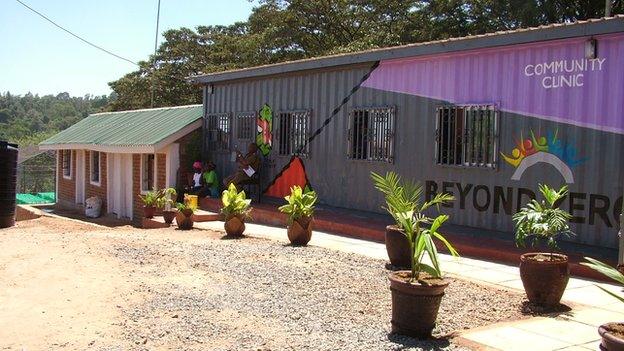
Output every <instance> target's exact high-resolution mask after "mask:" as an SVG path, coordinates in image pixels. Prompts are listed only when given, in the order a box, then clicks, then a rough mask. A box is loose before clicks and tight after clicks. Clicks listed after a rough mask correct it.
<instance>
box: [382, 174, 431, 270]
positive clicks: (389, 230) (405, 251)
mask: <svg viewBox="0 0 624 351" xmlns="http://www.w3.org/2000/svg"><path fill="white" fill-rule="evenodd" d="M371 178H372V179H373V183H374V184H375V188H376V189H377V190H379V191H380V192H381V193H382V194H383V195H384V197H385V200H386V206H385V207H384V206H382V208H383V209H385V210H386V211H388V213H389V214H390V215H391V216H392V218H394V222H395V224H391V225H388V226H386V235H385V244H386V251H387V253H388V258H389V259H390V264H392V265H393V266H395V267H400V268H406V267H410V266H411V264H412V259H411V253H410V250H409V243H408V242H407V238H406V237H405V234H404V233H403V228H401V222H400V221H399V219H398V218H397V216H396V215H395V212H393V210H390V204H389V202H388V201H389V199H390V197H391V196H393V195H394V196H395V197H396V194H399V193H400V198H398V199H396V200H394V201H395V204H394V206H395V209H394V211H396V213H401V212H407V211H414V210H415V208H414V206H415V204H416V203H417V202H418V200H419V199H420V197H421V195H422V191H421V189H422V188H420V187H418V186H417V184H416V183H414V182H410V181H403V182H401V179H400V177H399V176H398V175H397V174H396V173H394V172H388V173H386V175H385V177H383V176H381V175H379V174H377V173H375V172H371ZM399 188H400V189H401V190H400V191H399Z"/></svg>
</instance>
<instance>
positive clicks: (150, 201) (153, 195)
mask: <svg viewBox="0 0 624 351" xmlns="http://www.w3.org/2000/svg"><path fill="white" fill-rule="evenodd" d="M139 197H140V198H141V200H142V201H143V204H144V205H145V207H158V205H159V204H160V201H161V200H160V199H161V198H162V197H161V193H160V191H157V190H153V191H148V192H146V193H145V194H144V195H139Z"/></svg>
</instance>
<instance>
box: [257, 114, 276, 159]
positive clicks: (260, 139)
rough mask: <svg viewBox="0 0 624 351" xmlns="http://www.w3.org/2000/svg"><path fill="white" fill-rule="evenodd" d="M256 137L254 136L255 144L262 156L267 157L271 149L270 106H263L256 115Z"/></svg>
mask: <svg viewBox="0 0 624 351" xmlns="http://www.w3.org/2000/svg"><path fill="white" fill-rule="evenodd" d="M257 128H258V135H257V136H256V144H257V145H258V149H260V152H262V155H264V156H267V155H268V154H269V153H270V152H271V148H272V147H273V135H272V134H271V132H272V130H273V110H272V109H271V106H269V105H267V104H264V106H262V108H261V109H260V112H259V113H258V124H257Z"/></svg>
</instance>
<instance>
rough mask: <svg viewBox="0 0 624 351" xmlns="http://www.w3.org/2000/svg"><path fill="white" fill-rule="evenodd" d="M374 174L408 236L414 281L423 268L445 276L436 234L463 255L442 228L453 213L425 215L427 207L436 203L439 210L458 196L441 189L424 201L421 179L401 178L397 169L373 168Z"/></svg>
mask: <svg viewBox="0 0 624 351" xmlns="http://www.w3.org/2000/svg"><path fill="white" fill-rule="evenodd" d="M371 178H372V179H373V182H374V184H375V188H376V189H377V190H379V191H380V192H381V193H383V194H384V197H385V199H386V206H385V207H384V208H385V209H386V210H387V211H388V213H390V214H391V215H392V217H393V218H394V219H395V221H396V223H397V226H398V227H399V229H400V230H401V232H402V233H403V234H405V236H406V237H407V241H408V243H409V246H410V252H411V259H412V262H411V263H412V264H411V279H410V281H411V282H415V281H418V280H419V276H420V273H421V272H426V273H428V274H429V275H431V276H432V277H436V278H439V277H441V276H442V270H441V269H440V260H439V257H438V250H437V248H436V246H435V242H434V238H435V239H438V240H439V241H440V242H442V244H444V246H445V247H446V248H447V249H448V251H449V252H450V254H451V255H453V256H459V254H458V253H457V250H455V248H454V247H453V246H452V245H451V243H450V242H449V241H448V240H446V238H445V237H444V236H443V235H442V233H440V232H439V229H440V227H441V226H442V224H443V223H444V222H446V221H447V220H448V219H449V216H448V215H438V216H436V217H435V218H431V217H428V216H427V215H425V214H424V211H426V210H427V209H429V208H430V207H432V206H435V207H436V208H437V210H438V211H439V210H440V205H442V204H445V203H448V202H450V201H453V200H454V197H453V196H452V195H450V194H446V193H439V194H436V195H435V196H434V197H433V199H431V200H429V201H425V202H421V197H422V194H423V191H422V186H421V185H420V183H416V182H410V181H401V177H399V176H398V175H397V174H396V173H394V172H388V173H386V175H385V176H381V175H379V174H377V173H375V172H371ZM425 254H426V255H427V256H428V257H429V260H430V261H431V265H429V264H427V263H424V262H423V259H424V257H425Z"/></svg>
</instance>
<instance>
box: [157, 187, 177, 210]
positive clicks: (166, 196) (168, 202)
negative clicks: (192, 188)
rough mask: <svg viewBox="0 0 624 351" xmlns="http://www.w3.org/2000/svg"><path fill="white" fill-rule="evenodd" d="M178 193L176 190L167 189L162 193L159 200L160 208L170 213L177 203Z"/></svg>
mask: <svg viewBox="0 0 624 351" xmlns="http://www.w3.org/2000/svg"><path fill="white" fill-rule="evenodd" d="M177 196H178V193H177V191H176V190H175V189H174V188H167V189H164V190H162V191H161V192H160V198H159V199H158V201H157V202H158V206H157V207H158V208H164V209H165V211H170V210H171V207H173V206H174V205H175V203H176V201H175V200H176V197H177Z"/></svg>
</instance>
